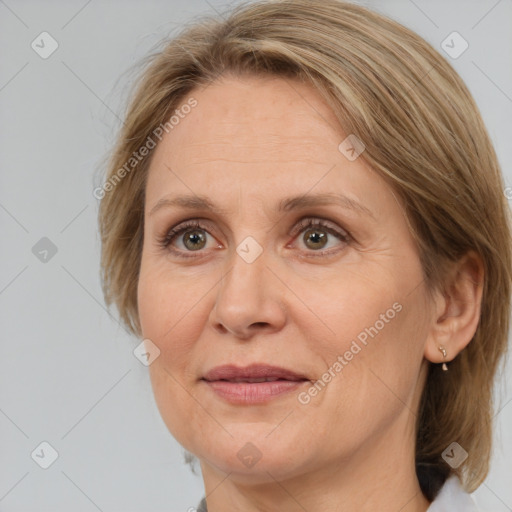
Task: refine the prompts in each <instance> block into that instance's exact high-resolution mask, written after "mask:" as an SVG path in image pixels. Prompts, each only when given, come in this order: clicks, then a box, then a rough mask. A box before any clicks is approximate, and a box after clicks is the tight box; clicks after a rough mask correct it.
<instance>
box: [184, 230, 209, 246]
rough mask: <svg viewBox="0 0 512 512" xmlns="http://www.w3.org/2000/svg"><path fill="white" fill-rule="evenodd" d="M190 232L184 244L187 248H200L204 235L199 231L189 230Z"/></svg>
mask: <svg viewBox="0 0 512 512" xmlns="http://www.w3.org/2000/svg"><path fill="white" fill-rule="evenodd" d="M190 233H191V234H189V235H188V236H187V237H186V239H185V245H186V246H187V247H188V248H189V249H194V250H195V249H197V248H199V249H200V248H201V247H200V245H201V242H204V235H202V234H201V233H200V232H199V231H191V232H190Z"/></svg>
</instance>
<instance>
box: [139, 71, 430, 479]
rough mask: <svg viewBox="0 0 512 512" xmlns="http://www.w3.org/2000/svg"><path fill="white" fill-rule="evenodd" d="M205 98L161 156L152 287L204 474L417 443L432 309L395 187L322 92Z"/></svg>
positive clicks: (391, 451) (327, 460) (176, 415)
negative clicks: (364, 154)
mask: <svg viewBox="0 0 512 512" xmlns="http://www.w3.org/2000/svg"><path fill="white" fill-rule="evenodd" d="M191 96H192V97H193V98H195V100H196V101H197V105H196V106H195V107H194V108H192V109H190V110H191V111H190V112H189V113H188V114H187V115H183V114H182V116H181V117H180V119H179V123H177V124H175V125H174V127H173V128H172V130H170V131H169V133H168V134H166V135H165V136H164V138H163V139H162V141H161V143H160V144H159V145H158V146H157V147H156V149H155V150H154V151H155V153H154V154H153V159H152V162H151V167H150V170H149V176H148V182H147V189H146V205H145V224H144V248H143V254H142V263H141V269H140V280H139V286H138V304H139V314H140V321H141V326H142V333H143V336H144V338H146V339H149V340H151V342H152V343H153V344H154V345H156V346H157V347H158V348H159V350H160V355H159V356H158V357H157V358H156V359H155V360H154V362H153V363H152V364H151V365H150V367H149V369H150V376H151V382H152V387H153V390H154V394H155V399H156V402H157V404H158V407H159V410H160V413H161V415H162V418H163V420H164V421H165V423H166V425H167V426H168V428H169V430H170V432H171V433H172V434H173V435H174V437H175V438H176V439H177V440H178V441H179V442H180V443H181V444H182V445H183V446H184V447H185V448H186V449H187V450H189V451H191V452H192V453H194V454H195V455H197V456H198V457H199V458H200V459H201V461H202V464H203V471H205V470H208V471H217V470H220V471H221V472H224V473H228V472H229V473H231V476H230V478H232V479H236V478H238V479H240V481H249V480H250V481H252V482H255V481H260V482H263V481H270V480H272V479H273V478H276V479H279V478H281V479H284V478H287V477H291V476H293V475H299V474H305V473H307V472H310V471H313V470H315V469H319V468H328V467H331V466H332V467H334V466H336V465H338V464H339V463H340V461H349V460H350V461H351V464H352V463H354V462H355V461H356V460H359V461H361V460H365V461H367V462H370V461H372V460H373V458H374V457H379V460H381V461H382V457H388V456H389V457H393V456H395V457H397V456H398V455H397V451H396V449H397V447H398V446H401V447H402V448H401V449H402V450H403V446H404V441H405V440H409V441H410V445H409V446H410V448H411V450H413V449H414V425H415V421H416V409H417V406H418V400H419V397H420V392H421V389H422V386H423V384H424V377H425V369H426V364H425V363H426V362H425V359H424V351H425V344H426V340H427V338H428V336H429V321H430V320H429V315H428V314H427V313H426V311H428V309H426V308H427V307H428V305H429V303H428V301H427V295H426V288H425V283H424V281H423V276H422V269H421V265H420V261H419V255H418V252H417V249H416V246H415V244H414V242H413V238H412V236H411V234H410V233H409V230H408V228H407V223H406V219H405V217H404V212H403V210H402V208H401V206H400V204H399V202H398V201H397V198H396V197H395V196H394V194H393V193H392V190H391V189H390V187H389V186H388V185H387V184H386V183H385V182H384V181H383V179H382V178H380V177H379V176H378V175H377V174H376V173H375V172H374V171H372V170H371V169H370V168H369V167H368V166H367V164H365V162H364V161H363V158H361V157H359V158H357V152H358V151H357V150H358V149H361V148H360V147H357V146H355V150H351V149H350V148H351V147H354V146H351V145H350V140H353V139H349V141H345V139H346V138H347V137H348V136H349V135H350V134H349V133H343V131H342V128H341V127H339V125H338V124H337V122H336V119H335V117H334V115H333V114H332V112H331V111H330V109H329V107H328V106H327V105H326V104H325V103H324V102H323V100H322V99H321V97H320V96H319V95H318V93H317V92H316V91H315V89H313V88H312V87H311V86H309V85H305V84H301V83H299V82H295V81H290V80H284V79H280V78H262V77H251V78H247V77H246V78H243V79H241V78H233V77H224V78H223V80H222V81H219V82H216V83H214V84H212V85H210V86H208V87H206V88H205V89H201V90H199V89H196V90H194V91H193V93H192V94H191ZM184 104H185V102H184ZM186 110H187V111H188V110H189V109H186ZM343 141H345V142H344V143H343V144H342V145H341V149H340V144H341V143H342V142H343ZM363 142H364V141H363ZM182 196H187V198H188V200H187V201H185V200H184V199H182V200H180V201H176V199H177V198H179V197H182ZM327 196H328V197H327ZM200 199H201V200H200ZM203 199H205V200H207V202H205V201H203ZM161 200H169V202H170V201H174V204H173V205H171V204H170V203H168V204H164V203H160V206H159V207H158V208H156V209H155V206H156V205H157V203H159V202H160V201H161ZM208 204H209V205H211V206H212V209H209V208H208ZM196 223H197V225H196ZM183 226H185V230H184V231H179V232H178V234H177V235H176V236H174V238H173V237H172V236H171V237H170V238H168V239H167V241H168V242H169V244H168V246H167V247H165V244H163V243H160V240H161V239H164V238H165V237H166V235H167V234H168V233H169V231H170V230H171V229H172V228H176V229H179V228H181V227H183ZM223 365H232V366H233V367H235V368H234V373H222V372H220V373H217V375H215V374H212V373H210V374H209V372H211V371H212V370H213V369H215V368H216V367H219V366H223ZM251 365H263V366H265V367H268V366H272V367H277V368H278V369H277V370H276V369H275V368H274V369H273V371H274V372H275V373H272V372H270V373H265V371H268V370H269V369H268V368H267V369H266V370H265V368H263V369H261V368H259V369H258V368H257V367H256V369H255V370H254V371H255V372H256V373H250V372H249V370H247V367H249V366H251ZM279 368H280V369H279ZM231 369H232V370H233V368H231ZM253 369H254V368H253ZM285 370H287V371H288V372H293V374H292V373H288V374H287V373H286V372H285ZM237 372H238V373H237ZM258 372H262V373H258ZM255 376H262V377H265V376H266V377H269V378H273V379H274V381H273V382H254V377H255ZM205 378H208V379H209V380H205ZM223 378H225V379H227V380H222V379H223ZM275 379H280V380H279V381H277V380H275ZM235 380H238V381H239V382H235ZM251 381H252V382H251ZM315 383H316V386H315V385H314V384H315ZM411 453H413V451H412V452H411ZM411 453H405V454H401V455H400V457H402V456H403V457H404V458H406V459H407V461H408V462H410V463H411V464H413V460H414V459H413V455H411ZM384 460H386V459H384ZM340 467H341V466H340ZM352 467H355V466H353V465H352ZM219 474H220V473H219ZM270 475H272V476H270Z"/></svg>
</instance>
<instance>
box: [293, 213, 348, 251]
mask: <svg viewBox="0 0 512 512" xmlns="http://www.w3.org/2000/svg"><path fill="white" fill-rule="evenodd" d="M302 232H303V233H304V234H303V235H302V237H300V239H299V240H300V241H301V242H302V244H303V246H304V247H306V248H307V249H310V251H308V252H314V253H315V254H313V256H322V255H325V254H327V253H331V254H332V253H333V251H332V250H330V248H329V247H328V245H329V244H330V242H331V240H330V239H331V238H333V237H335V238H337V239H338V240H341V241H342V242H343V243H342V246H344V245H346V244H347V243H348V242H349V241H350V235H349V234H348V233H347V232H345V231H344V230H342V229H340V228H338V227H336V226H335V224H332V223H330V222H328V221H324V220H322V219H315V218H306V219H302V220H301V221H299V222H298V224H297V225H296V226H295V227H294V229H293V231H292V234H294V235H295V234H300V233H302ZM326 247H327V249H326Z"/></svg>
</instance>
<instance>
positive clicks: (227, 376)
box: [203, 363, 308, 383]
mask: <svg viewBox="0 0 512 512" xmlns="http://www.w3.org/2000/svg"><path fill="white" fill-rule="evenodd" d="M203 379H204V380H206V381H208V382H214V381H228V382H248V383H258V382H273V381H276V380H287V381H303V380H308V378H307V377H306V376H305V375H301V374H299V373H296V372H293V371H291V370H288V369H286V368H280V367H278V366H271V365H266V364H257V363H256V364H252V365H250V366H246V367H239V366H235V365H223V366H216V367H215V368H213V369H212V370H210V371H208V372H207V373H206V374H205V375H204V377H203Z"/></svg>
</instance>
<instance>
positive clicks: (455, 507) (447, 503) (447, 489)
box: [427, 475, 479, 512]
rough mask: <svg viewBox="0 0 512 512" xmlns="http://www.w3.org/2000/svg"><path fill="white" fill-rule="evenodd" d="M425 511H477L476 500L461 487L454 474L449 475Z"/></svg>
mask: <svg viewBox="0 0 512 512" xmlns="http://www.w3.org/2000/svg"><path fill="white" fill-rule="evenodd" d="M427 512H479V511H478V508H477V505H476V502H475V500H474V498H473V496H471V494H469V493H468V492H466V491H465V490H464V488H463V487H462V485H461V483H460V480H459V479H458V477H457V476H456V475H451V476H450V477H449V478H448V479H447V480H446V482H445V483H444V485H443V487H442V488H441V490H440V491H439V493H438V495H437V496H436V498H435V500H434V501H433V502H432V503H431V504H430V507H429V508H428V510H427Z"/></svg>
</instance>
